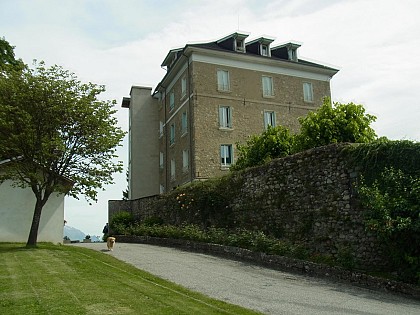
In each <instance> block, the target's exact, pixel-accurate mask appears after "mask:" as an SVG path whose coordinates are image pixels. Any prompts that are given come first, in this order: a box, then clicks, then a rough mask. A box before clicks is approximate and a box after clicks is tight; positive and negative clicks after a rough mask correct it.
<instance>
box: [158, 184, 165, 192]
mask: <svg viewBox="0 0 420 315" xmlns="http://www.w3.org/2000/svg"><path fill="white" fill-rule="evenodd" d="M159 192H160V193H161V194H163V193H164V192H165V186H163V185H162V184H161V185H159Z"/></svg>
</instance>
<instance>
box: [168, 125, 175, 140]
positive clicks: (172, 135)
mask: <svg viewBox="0 0 420 315" xmlns="http://www.w3.org/2000/svg"><path fill="white" fill-rule="evenodd" d="M174 143H175V124H171V132H170V137H169V144H170V145H173V144H174Z"/></svg>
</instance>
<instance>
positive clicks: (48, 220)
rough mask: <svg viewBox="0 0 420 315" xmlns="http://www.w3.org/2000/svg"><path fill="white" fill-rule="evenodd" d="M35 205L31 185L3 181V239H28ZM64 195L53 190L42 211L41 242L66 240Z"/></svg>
mask: <svg viewBox="0 0 420 315" xmlns="http://www.w3.org/2000/svg"><path fill="white" fill-rule="evenodd" d="M34 209H35V195H34V193H33V192H32V190H31V189H30V188H25V189H22V188H16V187H12V186H11V182H10V181H5V182H3V183H1V184H0V242H26V241H27V240H28V236H29V230H30V228H31V223H32V217H33V213H34ZM63 222H64V195H63V194H60V195H57V194H56V193H53V194H52V195H51V196H50V198H49V200H48V202H47V203H46V205H45V206H44V208H43V210H42V214H41V222H40V224H39V229H38V242H53V243H62V242H63V226H64V224H63Z"/></svg>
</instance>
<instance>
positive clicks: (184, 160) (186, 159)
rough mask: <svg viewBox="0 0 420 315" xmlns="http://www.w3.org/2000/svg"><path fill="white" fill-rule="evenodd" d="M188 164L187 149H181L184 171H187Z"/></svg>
mask: <svg viewBox="0 0 420 315" xmlns="http://www.w3.org/2000/svg"><path fill="white" fill-rule="evenodd" d="M189 165H190V163H189V152H188V150H183V151H182V170H183V171H184V172H188V166H189Z"/></svg>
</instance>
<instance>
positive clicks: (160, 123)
mask: <svg viewBox="0 0 420 315" xmlns="http://www.w3.org/2000/svg"><path fill="white" fill-rule="evenodd" d="M162 136H163V121H160V122H159V138H160V137H162Z"/></svg>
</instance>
